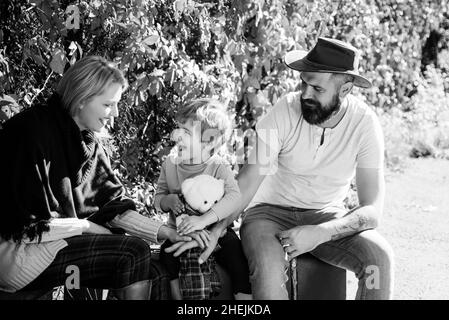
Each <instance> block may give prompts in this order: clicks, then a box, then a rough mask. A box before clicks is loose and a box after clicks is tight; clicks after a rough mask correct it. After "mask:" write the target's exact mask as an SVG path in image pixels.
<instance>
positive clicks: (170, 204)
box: [161, 193, 185, 215]
mask: <svg viewBox="0 0 449 320" xmlns="http://www.w3.org/2000/svg"><path fill="white" fill-rule="evenodd" d="M161 209H162V210H164V211H169V210H171V211H172V212H173V213H175V214H176V215H179V214H181V213H183V212H184V209H185V207H184V203H182V201H181V199H179V195H178V194H175V193H170V194H167V195H166V196H164V197H163V198H162V199H161Z"/></svg>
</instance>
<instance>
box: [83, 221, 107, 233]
mask: <svg viewBox="0 0 449 320" xmlns="http://www.w3.org/2000/svg"><path fill="white" fill-rule="evenodd" d="M85 221H86V222H87V223H86V226H85V227H84V229H83V233H87V234H112V232H111V230H109V229H108V228H105V227H103V226H100V225H99V224H96V223H94V222H92V221H89V220H85Z"/></svg>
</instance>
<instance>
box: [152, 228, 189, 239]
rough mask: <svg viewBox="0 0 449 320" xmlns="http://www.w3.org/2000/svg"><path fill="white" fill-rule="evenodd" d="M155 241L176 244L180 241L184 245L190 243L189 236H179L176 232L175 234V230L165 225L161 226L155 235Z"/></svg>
mask: <svg viewBox="0 0 449 320" xmlns="http://www.w3.org/2000/svg"><path fill="white" fill-rule="evenodd" d="M157 240H159V241H164V240H169V241H170V242H172V243H177V242H180V241H181V242H182V243H184V242H186V241H191V240H192V238H191V237H189V236H180V235H179V234H178V232H176V229H174V228H171V227H169V226H167V225H162V226H161V227H160V228H159V231H158V233H157Z"/></svg>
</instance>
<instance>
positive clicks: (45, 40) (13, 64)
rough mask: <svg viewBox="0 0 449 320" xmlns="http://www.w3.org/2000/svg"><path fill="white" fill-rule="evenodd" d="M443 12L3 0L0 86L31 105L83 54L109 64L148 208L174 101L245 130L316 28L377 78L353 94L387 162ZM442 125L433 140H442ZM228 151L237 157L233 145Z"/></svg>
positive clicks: (122, 136)
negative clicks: (117, 73) (227, 114)
mask: <svg viewBox="0 0 449 320" xmlns="http://www.w3.org/2000/svg"><path fill="white" fill-rule="evenodd" d="M448 11H449V10H448V4H447V2H446V1H439V2H435V1H432V0H425V1H421V2H415V1H408V0H406V1H403V0H377V1H374V0H371V1H364V0H363V1H362V0H355V1H352V2H349V1H338V2H334V1H329V0H316V1H310V0H288V1H283V0H218V1H206V0H196V1H194V0H118V1H115V0H114V1H113V0H104V1H99V0H90V1H78V2H73V3H72V2H70V1H67V0H63V1H56V0H19V1H12V0H9V1H2V2H0V94H2V93H7V94H11V95H13V94H14V95H15V97H16V98H17V100H18V102H19V104H20V105H21V106H23V107H28V106H30V105H31V104H33V103H37V102H42V101H44V100H45V99H46V98H47V97H48V96H49V95H50V93H51V91H52V89H53V88H54V87H55V84H56V83H57V81H58V80H59V79H60V77H61V74H62V73H63V72H64V71H65V70H66V69H67V68H68V67H69V66H70V65H71V64H73V63H74V62H75V61H76V60H78V59H79V58H80V57H81V56H84V55H89V54H98V55H102V56H105V57H106V58H108V59H110V60H114V61H115V62H116V63H117V64H118V66H119V67H120V68H121V69H122V70H123V71H124V72H125V74H126V77H127V79H128V81H129V83H130V88H129V90H128V92H127V93H126V95H125V96H124V98H123V103H122V105H121V108H120V117H119V119H118V121H116V126H115V128H114V130H113V136H114V142H113V143H112V144H111V147H112V149H114V150H116V152H115V155H116V156H115V161H114V166H115V167H116V168H117V170H118V172H119V173H120V175H121V176H122V178H123V180H124V181H125V182H126V183H127V184H128V185H129V187H130V190H132V191H133V195H134V197H135V198H136V199H139V200H141V201H140V202H141V203H142V207H143V208H149V206H148V204H149V203H151V201H152V194H153V193H152V190H153V188H154V183H155V179H156V177H157V176H158V173H159V168H160V164H161V161H162V160H163V158H164V156H165V155H166V154H167V153H168V152H169V150H170V147H171V146H170V143H169V142H168V137H169V133H170V132H171V130H172V129H173V125H174V121H173V118H174V115H175V113H176V110H177V107H178V106H179V105H181V104H182V103H184V102H185V101H187V100H189V99H192V98H195V97H199V96H215V97H218V98H219V99H220V100H222V101H223V102H225V103H226V104H227V105H228V106H229V109H230V111H232V112H233V113H235V115H236V118H235V119H236V126H237V127H238V128H240V129H241V130H242V131H245V130H246V129H250V128H253V127H254V124H255V122H256V121H257V119H258V118H259V117H260V115H262V114H264V113H265V112H266V111H267V110H268V109H269V108H270V107H271V106H272V105H274V103H276V101H277V99H278V98H279V97H280V96H281V95H283V94H284V93H286V92H289V91H293V90H295V89H296V86H297V84H298V76H299V74H298V73H297V72H293V71H291V70H289V69H288V68H286V67H285V66H284V64H283V56H284V54H285V52H286V51H288V50H292V49H304V50H306V49H310V48H311V46H312V45H313V44H314V43H315V41H316V39H317V37H318V36H330V37H337V38H340V39H342V40H346V41H349V42H351V43H352V44H354V45H355V46H357V47H359V48H360V49H361V50H362V54H363V56H362V58H363V60H362V64H361V70H362V71H363V72H364V73H365V74H366V75H367V76H368V77H369V78H371V79H372V80H373V82H374V87H373V88H372V89H370V90H366V91H363V92H362V93H363V96H364V97H365V98H366V100H367V101H368V102H369V103H370V104H372V105H373V106H374V107H375V108H376V110H377V112H378V113H379V114H382V116H383V117H384V119H383V123H384V128H385V130H386V136H387V140H388V142H387V143H388V144H390V145H389V146H388V148H387V149H389V151H387V155H388V157H389V158H388V159H389V160H391V159H393V158H394V157H395V156H396V155H395V154H394V152H397V151H398V148H396V147H395V146H402V144H401V141H405V140H401V139H402V137H406V138H408V135H407V132H405V130H408V129H409V128H410V125H411V123H415V124H416V123H417V121H415V122H413V121H414V120H413V119H408V118H411V117H412V114H413V113H414V112H415V111H419V110H418V109H416V108H415V107H414V106H415V105H419V104H421V103H428V102H429V101H427V100H425V96H426V95H425V93H424V91H422V90H430V91H431V90H438V92H439V93H441V91H440V89H439V88H440V87H438V89H432V88H430V87H429V86H427V84H426V85H424V84H423V80H422V76H421V75H420V74H419V71H420V58H421V56H420V53H421V47H422V45H423V40H424V39H425V38H426V36H427V35H428V34H429V32H430V30H431V28H433V26H434V25H435V23H438V22H439V19H441V17H442V14H443V13H445V12H448ZM78 13H79V16H78V15H77V14H78ZM442 77H443V78H444V76H442ZM418 84H421V85H423V86H424V87H423V88H420V87H418V89H417V85H418ZM416 90H418V94H417V95H415V96H416V97H415V96H412V94H413V93H414V92H416ZM432 94H433V93H432ZM410 96H412V98H410ZM440 98H441V99H442V100H441V101H443V100H444V97H440ZM440 98H438V99H440ZM434 102H435V101H432V104H434ZM442 103H443V102H442ZM408 109H410V110H414V111H413V112H408V111H407V110H408ZM18 111H20V110H18ZM407 112H408V113H407ZM422 116H423V117H424V114H422ZM425 121H427V118H426V119H425ZM403 123H407V124H410V125H409V126H406V127H404V128H402V127H401V126H402V124H403ZM391 126H394V127H391ZM394 128H396V129H397V128H402V129H400V131H399V132H397V131H395V129H394ZM406 128H407V129H406ZM390 131H391V132H390ZM403 131H404V132H403ZM443 133H444V132H440V133H438V135H437V136H438V139H439V140H438V141H437V142H435V141H434V142H433V143H434V144H436V145H439V146H445V143H446V142H445V141H446V138H445V136H444V135H443ZM390 138H391V139H392V140H389V139H390ZM234 139H235V140H234V141H235V142H236V143H237V142H238V140H239V139H240V140H241V139H242V138H241V137H234ZM416 139H417V141H418V140H419V139H418V137H416ZM228 151H229V158H230V159H231V161H234V162H233V163H234V164H235V151H236V150H235V146H232V145H230V146H229V149H228ZM391 161H393V160H391ZM235 168H236V170H238V166H236V167H235Z"/></svg>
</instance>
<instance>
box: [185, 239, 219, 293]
mask: <svg viewBox="0 0 449 320" xmlns="http://www.w3.org/2000/svg"><path fill="white" fill-rule="evenodd" d="M202 251H203V250H202V249H201V248H193V249H189V250H188V251H186V252H185V253H184V254H182V255H181V257H180V263H181V268H180V270H179V287H180V291H181V295H182V298H183V299H184V300H208V299H210V298H212V297H214V296H217V295H218V294H219V293H220V291H221V283H220V277H219V276H218V273H217V271H216V268H215V267H216V263H215V258H214V256H213V255H211V256H210V257H209V259H207V260H206V261H205V262H204V263H203V264H199V262H198V258H199V257H200V255H201V253H202Z"/></svg>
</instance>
